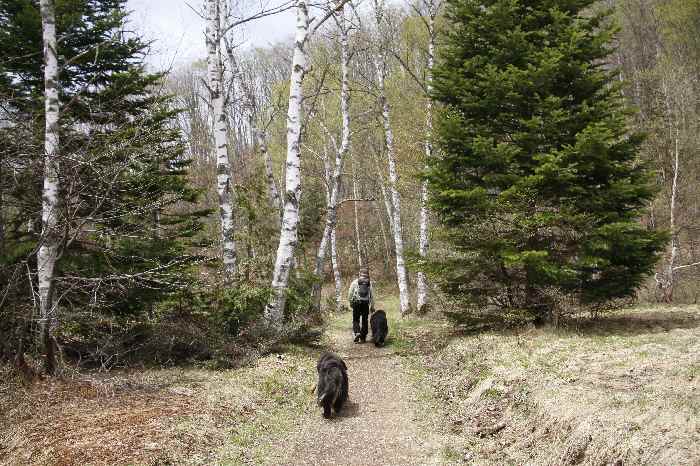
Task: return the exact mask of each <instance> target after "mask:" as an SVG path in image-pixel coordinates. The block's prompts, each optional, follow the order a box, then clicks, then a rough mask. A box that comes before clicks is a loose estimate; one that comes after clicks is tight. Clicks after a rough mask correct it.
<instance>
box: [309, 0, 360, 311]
mask: <svg viewBox="0 0 700 466" xmlns="http://www.w3.org/2000/svg"><path fill="white" fill-rule="evenodd" d="M336 22H337V25H338V30H339V32H340V114H341V118H342V130H341V138H340V146H338V145H337V144H336V142H335V138H334V137H333V135H332V134H331V133H330V131H329V130H328V128H326V127H325V125H323V127H324V129H325V131H326V133H327V137H328V138H329V139H331V141H332V142H333V149H334V152H335V160H334V162H335V163H334V164H333V170H332V176H327V178H330V179H329V181H330V182H329V183H328V191H329V196H328V203H327V206H326V223H325V227H324V231H323V236H322V237H321V244H320V246H319V248H318V253H317V254H316V266H315V269H314V274H315V275H316V277H317V278H318V281H317V283H315V284H314V287H313V302H314V306H315V307H316V308H317V309H319V308H320V305H321V278H322V276H323V266H324V263H325V258H326V250H327V249H328V245H329V243H330V246H331V259H332V263H333V275H334V282H335V288H336V290H335V291H336V293H335V295H336V307H337V308H338V309H340V306H341V300H340V295H341V293H340V287H341V284H340V270H339V269H338V266H337V265H338V264H337V260H338V259H337V251H336V250H335V247H336V245H335V231H336V225H337V223H338V221H337V218H338V215H337V214H338V200H339V197H340V193H341V192H342V174H343V164H344V161H345V157H346V155H347V153H348V152H349V150H350V84H349V69H350V53H349V50H348V34H349V28H348V25H347V22H346V19H345V7H344V6H343V7H342V8H341V10H340V12H339V14H338V18H337V20H336ZM326 161H328V159H327V158H326ZM329 171H330V170H327V172H329ZM353 186H354V179H353ZM355 198H357V193H355ZM355 205H357V203H355ZM355 209H356V210H355V211H356V212H357V208H355ZM356 215H357V214H356Z"/></svg>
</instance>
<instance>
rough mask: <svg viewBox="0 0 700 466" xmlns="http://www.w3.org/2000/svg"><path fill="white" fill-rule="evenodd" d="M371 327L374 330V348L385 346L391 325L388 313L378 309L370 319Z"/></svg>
mask: <svg viewBox="0 0 700 466" xmlns="http://www.w3.org/2000/svg"><path fill="white" fill-rule="evenodd" d="M369 325H370V327H371V328H372V340H374V346H384V342H385V340H386V336H387V335H388V334H389V324H388V323H387V320H386V312H384V311H382V310H381V309H377V310H376V311H374V313H373V314H372V317H370V319H369Z"/></svg>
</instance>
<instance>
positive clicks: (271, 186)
mask: <svg viewBox="0 0 700 466" xmlns="http://www.w3.org/2000/svg"><path fill="white" fill-rule="evenodd" d="M254 131H255V135H256V138H257V140H258V150H259V151H260V155H261V156H262V158H263V161H264V162H265V176H266V177H267V189H268V191H269V193H270V207H272V208H273V209H277V210H278V211H279V217H280V219H281V218H282V212H283V211H284V203H283V202H282V197H281V196H280V192H279V189H278V188H277V181H276V180H275V175H274V173H273V171H272V158H271V157H270V153H269V152H268V151H267V144H266V143H265V136H264V134H263V132H262V131H261V130H259V129H257V128H256V129H255V130H254Z"/></svg>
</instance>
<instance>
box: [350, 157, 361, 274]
mask: <svg viewBox="0 0 700 466" xmlns="http://www.w3.org/2000/svg"><path fill="white" fill-rule="evenodd" d="M355 164H356V161H355V157H353V159H352V196H353V198H355V199H359V197H358V195H357V172H356V170H355ZM352 210H353V215H354V220H355V249H356V250H357V266H358V268H362V266H363V265H364V261H363V260H362V239H361V238H360V218H359V217H360V216H359V214H358V212H357V201H353V203H352Z"/></svg>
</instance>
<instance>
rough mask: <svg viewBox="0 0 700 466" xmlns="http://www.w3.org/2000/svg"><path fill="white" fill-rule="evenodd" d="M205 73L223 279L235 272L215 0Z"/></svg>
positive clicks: (211, 0)
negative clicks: (210, 110) (212, 116)
mask: <svg viewBox="0 0 700 466" xmlns="http://www.w3.org/2000/svg"><path fill="white" fill-rule="evenodd" d="M206 29H207V30H206V45H207V77H208V81H209V98H210V101H211V106H212V109H213V111H214V151H215V156H216V171H217V175H216V191H217V194H218V196H219V217H220V221H221V245H222V259H223V262H224V279H225V281H226V283H231V282H232V281H233V278H234V275H235V273H236V243H235V240H234V228H235V226H234V221H233V183H232V181H231V164H230V162H229V155H228V140H227V126H228V125H227V124H226V110H225V106H224V92H223V79H222V78H223V69H222V65H221V8H220V5H219V0H207V28H206Z"/></svg>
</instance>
